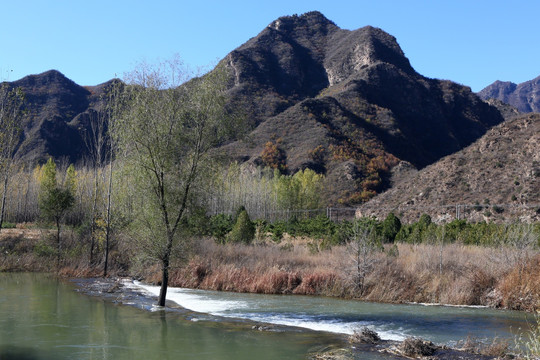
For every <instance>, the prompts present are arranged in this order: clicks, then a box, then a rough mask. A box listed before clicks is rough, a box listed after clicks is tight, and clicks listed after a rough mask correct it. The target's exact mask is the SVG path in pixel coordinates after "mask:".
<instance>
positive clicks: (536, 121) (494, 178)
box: [360, 114, 540, 221]
mask: <svg viewBox="0 0 540 360" xmlns="http://www.w3.org/2000/svg"><path fill="white" fill-rule="evenodd" d="M539 147H540V115H539V114H528V115H522V116H521V117H517V118H514V119H512V120H508V121H506V122H504V123H502V124H500V125H498V126H495V127H494V128H492V129H491V130H489V131H488V132H487V134H486V135H484V136H483V137H482V138H480V139H479V140H478V141H476V142H475V143H473V144H472V145H470V146H468V147H466V148H465V149H463V150H461V151H458V152H457V153H455V154H452V155H449V156H446V157H444V158H443V159H441V160H440V161H438V162H436V163H435V164H432V165H430V166H428V167H426V168H424V169H422V170H420V171H419V172H416V173H414V172H412V173H411V172H409V173H407V174H406V176H407V177H406V178H405V179H402V180H401V181H399V183H397V184H395V186H394V187H393V188H392V189H390V190H388V191H386V192H384V193H382V194H380V195H378V196H377V197H375V198H374V199H372V200H371V201H369V202H368V203H367V204H365V205H363V206H362V208H361V209H360V212H361V213H362V215H376V216H379V217H385V216H386V215H387V214H388V213H389V212H391V211H393V212H395V213H396V214H398V213H399V214H401V216H402V217H403V219H404V220H406V221H417V220H418V218H419V217H420V214H422V213H427V214H430V215H431V216H432V217H433V218H434V219H444V216H446V217H448V214H451V216H450V218H448V220H452V219H453V218H454V217H455V216H456V215H457V214H454V212H455V211H458V212H459V216H460V218H462V219H463V218H466V219H469V220H472V221H492V220H497V219H498V220H501V219H514V220H515V219H516V218H518V217H519V218H521V220H523V221H532V220H534V221H538V220H540V207H539V204H540V151H538V149H539ZM456 205H460V206H459V207H456ZM447 206H450V208H448V207H447Z"/></svg>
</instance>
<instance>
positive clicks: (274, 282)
mask: <svg viewBox="0 0 540 360" xmlns="http://www.w3.org/2000/svg"><path fill="white" fill-rule="evenodd" d="M34 232H35V233H36V234H37V230H35V231H34ZM41 234H42V236H41V237H37V238H36V237H35V236H34V237H26V236H25V235H24V234H22V233H21V234H16V235H14V234H10V236H7V235H6V234H5V233H4V234H3V235H2V237H1V238H0V251H1V254H2V256H1V257H0V271H38V272H51V271H55V270H57V272H58V274H60V275H62V276H66V277H96V276H101V275H102V273H103V263H102V262H99V261H97V262H95V263H93V264H90V263H89V261H88V246H87V244H85V243H84V242H82V241H80V239H79V238H78V236H77V234H76V233H74V232H73V231H65V232H64V235H63V244H62V249H63V250H64V253H63V254H62V261H61V263H60V268H59V269H57V268H56V265H57V258H56V256H55V246H54V244H52V243H50V239H47V237H46V232H41ZM184 255H185V254H184ZM109 275H111V276H130V277H135V278H139V279H142V280H144V281H146V282H148V283H153V284H158V283H159V281H160V279H161V271H160V268H159V267H158V265H156V264H155V262H152V261H148V260H147V261H145V260H141V259H140V258H138V257H137V256H136V251H135V250H134V245H133V244H131V243H130V242H129V241H119V242H117V243H115V244H114V246H113V248H112V249H111V252H110V266H109ZM170 286H177V287H186V288H193V289H205V290H218V291H234V292H242V293H247V292H249V293H263V294H299V295H318V296H331V297H341V298H349V299H359V300H365V301H372V302H385V303H426V304H448V305H462V306H487V307H491V308H502V309H512V310H522V311H537V310H540V253H539V251H538V250H527V251H524V250H520V249H514V248H509V247H504V246H501V247H497V248H494V247H482V246H474V245H462V244H458V243H453V244H444V245H442V246H441V245H433V244H416V245H414V244H405V243H396V244H395V245H386V246H385V248H384V249H378V250H376V251H372V252H369V253H368V254H367V255H366V256H365V257H361V258H359V257H358V256H357V252H355V249H354V248H353V247H351V246H350V245H339V246H333V247H331V248H321V247H320V246H319V245H318V243H317V242H316V241H314V240H312V239H306V238H292V237H288V236H285V237H284V239H283V240H281V242H279V243H276V242H274V241H271V240H270V241H264V242H259V243H257V244H253V245H243V244H217V243H216V242H215V241H213V240H212V239H210V238H202V239H200V238H198V239H196V240H193V242H192V244H191V247H190V252H189V257H187V259H186V260H184V261H180V260H177V261H176V262H175V263H173V264H172V269H171V273H170Z"/></svg>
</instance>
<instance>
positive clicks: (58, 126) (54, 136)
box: [10, 70, 108, 164]
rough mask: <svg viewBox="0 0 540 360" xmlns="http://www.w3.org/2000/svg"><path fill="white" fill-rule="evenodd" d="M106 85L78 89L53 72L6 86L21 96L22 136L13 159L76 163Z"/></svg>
mask: <svg viewBox="0 0 540 360" xmlns="http://www.w3.org/2000/svg"><path fill="white" fill-rule="evenodd" d="M107 84H108V83H105V84H101V85H98V86H93V87H82V86H79V85H77V84H75V83H74V82H73V81H71V80H70V79H68V78H66V77H65V76H64V75H63V74H61V73H60V72H58V71H56V70H50V71H47V72H45V73H42V74H38V75H30V76H27V77H24V78H23V79H20V80H18V81H14V82H12V83H10V85H11V86H12V87H20V88H21V89H22V91H23V92H24V94H25V99H26V101H25V104H26V105H25V110H26V112H25V114H24V116H23V120H22V124H21V127H22V129H23V134H22V138H21V143H20V144H19V146H18V149H17V153H16V156H17V157H18V158H19V159H21V160H22V161H24V162H27V163H31V164H33V163H36V162H44V161H46V160H47V158H48V157H49V156H52V157H54V158H57V159H60V158H66V159H67V160H68V161H70V162H77V161H80V160H82V159H83V158H84V156H85V154H86V153H87V151H88V150H87V148H86V147H85V145H84V142H83V138H82V137H83V133H84V129H85V128H86V127H87V126H88V119H89V116H88V115H89V113H90V112H92V111H94V110H93V108H94V106H95V105H96V104H97V102H99V99H100V95H101V94H102V93H103V92H104V88H105V87H106V85H107Z"/></svg>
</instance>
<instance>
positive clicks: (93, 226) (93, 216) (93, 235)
mask: <svg viewBox="0 0 540 360" xmlns="http://www.w3.org/2000/svg"><path fill="white" fill-rule="evenodd" d="M94 179H95V182H94V201H93V203H92V214H91V221H92V224H91V225H90V265H93V264H94V247H95V245H96V211H97V199H98V186H99V182H98V170H97V167H96V168H95V169H94Z"/></svg>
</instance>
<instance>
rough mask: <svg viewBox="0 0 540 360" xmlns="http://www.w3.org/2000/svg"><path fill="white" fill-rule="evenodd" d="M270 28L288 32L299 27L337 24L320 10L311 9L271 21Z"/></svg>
mask: <svg viewBox="0 0 540 360" xmlns="http://www.w3.org/2000/svg"><path fill="white" fill-rule="evenodd" d="M268 27H269V28H271V29H274V30H278V31H284V32H288V31H291V30H295V29H296V28H298V27H335V28H337V26H336V24H335V23H334V22H333V21H331V20H329V19H327V18H326V17H325V16H324V15H323V14H321V13H320V12H318V11H310V12H307V13H305V14H302V15H292V16H282V17H280V18H278V19H276V20H274V21H272V22H271V23H270V25H268Z"/></svg>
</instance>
